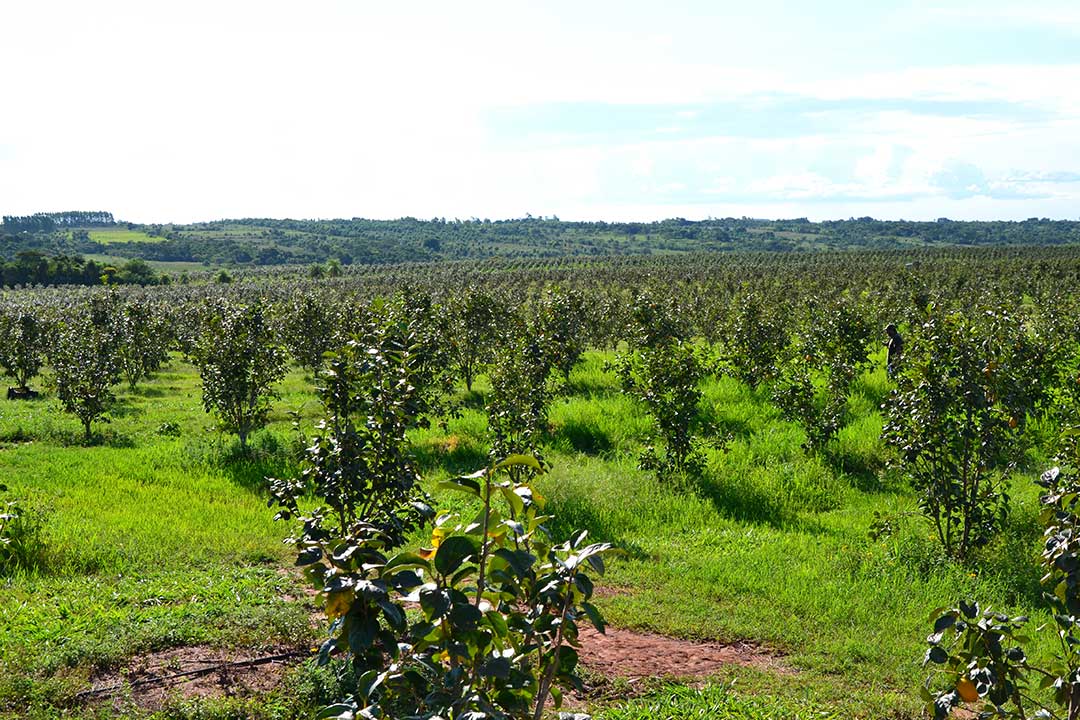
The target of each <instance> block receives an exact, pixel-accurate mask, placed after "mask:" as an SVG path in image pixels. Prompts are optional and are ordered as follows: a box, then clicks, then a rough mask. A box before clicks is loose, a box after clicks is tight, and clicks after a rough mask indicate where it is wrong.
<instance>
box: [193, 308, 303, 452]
mask: <svg viewBox="0 0 1080 720" xmlns="http://www.w3.org/2000/svg"><path fill="white" fill-rule="evenodd" d="M194 356H195V361H196V363H197V364H198V366H199V375H200V377H202V384H203V408H204V409H205V410H206V412H211V411H213V412H216V413H217V415H218V417H219V418H220V420H221V425H222V427H223V428H224V429H225V430H226V431H228V432H232V433H236V435H237V436H238V437H239V439H240V446H241V447H242V448H246V447H247V439H248V435H250V434H251V432H252V431H253V430H257V429H258V428H260V427H262V426H263V425H264V424H265V422H266V415H267V413H268V412H269V411H270V398H271V397H273V391H272V388H273V386H274V384H275V383H277V382H278V380H280V379H281V378H282V376H284V374H285V352H284V351H283V350H282V349H281V348H280V347H279V346H278V345H277V343H276V342H275V340H274V336H273V332H272V330H271V328H270V325H269V323H268V321H267V318H266V313H265V311H264V309H263V307H262V306H261V305H260V304H250V305H239V304H221V305H219V306H218V307H216V308H215V309H214V310H213V311H212V312H211V313H210V315H209V316H208V317H207V318H206V319H205V321H204V326H203V330H202V335H201V337H200V338H199V341H198V343H197V345H196V347H195V348H194Z"/></svg>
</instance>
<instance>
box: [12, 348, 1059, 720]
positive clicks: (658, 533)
mask: <svg viewBox="0 0 1080 720" xmlns="http://www.w3.org/2000/svg"><path fill="white" fill-rule="evenodd" d="M610 359H611V356H610V355H607V354H603V353H596V352H592V353H589V354H587V356H586V358H585V360H584V361H583V362H582V363H581V364H579V366H578V367H577V368H576V369H575V370H574V372H573V373H572V375H571V384H570V393H569V394H568V395H566V396H564V397H562V398H561V399H558V400H556V401H555V402H554V404H553V406H552V409H551V413H550V422H551V432H550V437H549V450H548V455H547V458H548V460H549V461H550V462H551V464H552V466H553V469H552V471H551V473H550V474H549V475H547V476H546V477H545V478H544V479H543V480H542V483H541V487H542V490H543V491H544V493H545V495H546V496H547V497H548V499H549V502H550V507H549V509H550V510H552V511H553V512H554V514H555V515H556V518H557V519H556V521H555V523H554V525H553V527H552V529H553V530H554V532H555V533H556V534H558V535H565V534H568V533H569V532H570V531H571V530H572V529H576V528H585V529H588V530H589V532H590V534H591V536H593V537H594V538H596V539H602V540H610V541H612V542H614V543H616V544H617V545H618V546H619V547H621V548H622V549H623V551H624V552H623V555H622V556H621V557H620V558H617V559H615V560H613V561H612V562H610V563H609V565H610V567H609V571H608V574H607V575H606V576H605V577H604V579H603V580H602V584H603V585H605V586H608V587H610V588H613V589H615V590H617V591H616V592H611V593H605V594H604V595H603V596H602V597H601V598H600V599H599V601H598V604H599V605H600V606H601V608H602V610H603V611H604V613H605V615H606V617H607V619H608V620H609V622H610V623H611V624H613V625H615V626H620V627H629V628H641V629H648V630H653V631H657V632H661V633H665V634H668V635H673V636H678V637H686V638H700V639H717V640H724V641H728V640H752V641H756V642H760V643H764V644H765V645H766V646H767V647H768V648H770V649H771V650H772V651H773V652H775V653H776V654H778V655H780V656H782V660H783V663H784V664H785V665H787V666H789V667H791V668H793V669H794V670H796V672H794V673H791V674H785V675H775V674H773V673H770V672H767V671H762V670H754V669H748V668H732V669H730V670H728V671H726V672H724V673H723V674H722V675H721V676H719V677H717V678H716V679H715V680H714V681H713V682H711V683H709V684H707V685H705V686H704V687H703V688H698V689H696V690H689V689H687V688H685V687H681V686H668V685H656V686H652V687H649V688H646V689H645V690H644V691H643V694H642V695H640V696H639V697H635V698H633V699H629V700H627V699H625V698H622V697H621V696H622V695H623V694H625V690H626V689H625V688H619V687H618V686H617V685H616V686H613V687H610V688H609V689H608V690H609V692H607V693H606V695H605V697H606V698H607V699H606V700H604V701H600V702H598V703H597V704H596V706H595V707H593V708H591V709H592V711H593V712H594V713H595V716H596V717H598V718H603V719H605V720H630V719H636V718H654V717H671V718H684V717H685V718H691V717H693V718H705V717H716V718H745V719H748V720H750V719H757V718H806V717H822V718H826V717H865V718H881V717H894V718H913V717H917V716H918V713H919V704H920V703H919V700H918V693H917V689H918V686H919V684H920V683H921V681H922V680H923V678H924V672H923V670H922V669H921V668H920V666H919V661H920V660H921V656H922V652H923V649H924V644H923V639H924V637H925V636H926V635H927V633H928V632H929V628H928V624H927V617H928V615H929V613H930V611H931V610H932V609H934V608H935V607H938V606H941V605H945V604H948V603H952V602H954V601H955V600H956V599H958V597H960V596H965V595H967V596H975V597H978V598H980V599H981V600H982V601H983V602H984V603H990V604H992V605H994V606H995V607H999V608H1002V609H1006V608H1008V609H1013V610H1016V611H1023V612H1026V613H1028V614H1031V615H1033V620H1034V622H1035V623H1036V624H1038V623H1039V622H1040V621H1041V620H1042V619H1043V618H1041V617H1040V615H1039V613H1038V612H1035V611H1032V609H1031V608H1032V607H1034V606H1035V605H1036V604H1037V599H1038V572H1037V569H1036V568H1035V565H1034V562H1033V559H1034V557H1035V555H1036V552H1037V550H1036V548H1037V544H1038V537H1039V531H1038V528H1037V526H1036V523H1035V514H1036V512H1035V505H1036V492H1035V489H1034V487H1033V486H1032V484H1031V482H1030V477H1029V476H1028V475H1019V476H1017V477H1016V478H1014V481H1013V492H1012V494H1013V498H1014V513H1013V516H1012V517H1013V519H1012V521H1011V522H1012V527H1011V528H1010V529H1009V532H1007V533H1006V534H1005V538H1006V539H1004V540H1002V541H1000V542H999V543H998V544H996V545H994V546H992V547H990V548H987V549H986V551H985V552H984V553H983V554H982V556H981V557H980V558H979V560H978V561H977V562H976V563H975V564H974V565H973V566H970V567H963V568H962V567H959V566H956V565H954V564H951V563H949V562H947V561H945V560H943V559H942V558H941V556H940V554H939V553H938V551H937V548H936V546H935V544H934V542H933V541H932V540H931V538H930V537H929V535H928V527H927V526H926V525H925V524H924V523H923V522H922V521H921V520H919V519H918V518H915V517H912V518H910V519H909V520H907V521H905V522H904V523H903V525H902V530H901V531H900V532H899V533H897V534H896V535H894V536H893V537H891V538H890V539H888V540H886V541H878V542H874V541H871V540H870V539H869V538H868V535H867V529H868V527H869V523H870V520H871V515H872V513H873V512H874V511H875V510H879V511H889V512H896V513H906V512H911V511H914V510H915V502H914V498H913V496H912V495H911V493H910V491H909V490H907V489H906V488H905V486H904V485H903V483H902V482H901V481H900V480H899V479H897V478H895V477H893V476H892V475H891V474H890V473H889V472H888V471H886V470H885V458H886V453H885V449H884V448H883V446H882V444H881V442H880V440H879V439H878V435H879V433H880V429H881V417H880V415H879V413H878V410H877V407H878V405H879V404H880V401H881V399H882V398H883V397H884V395H885V393H886V392H887V390H888V381H887V380H886V378H885V374H884V371H883V369H880V368H881V366H882V365H883V362H880V361H881V360H882V358H878V360H879V363H878V366H879V369H878V370H875V371H874V372H872V373H869V374H867V375H866V376H864V377H863V378H862V380H861V381H860V383H859V385H858V388H857V390H856V392H855V393H854V394H853V396H852V397H851V399H850V403H851V407H852V409H853V411H854V416H855V418H856V419H855V420H854V422H852V423H851V424H850V425H849V426H848V427H846V428H845V429H844V430H843V431H842V432H841V435H840V437H839V439H838V441H837V442H836V443H835V444H834V445H833V446H832V447H831V449H830V450H829V451H828V452H826V453H824V454H822V455H820V456H815V455H808V454H807V453H806V452H805V451H804V450H803V449H802V447H801V445H802V442H803V440H804V436H803V433H802V431H801V430H800V429H799V428H798V427H797V426H795V425H793V424H791V423H788V422H785V421H783V420H781V419H780V418H779V417H778V414H777V412H776V411H775V410H774V409H773V408H772V407H771V405H769V404H768V403H767V402H766V399H765V395H764V394H763V393H755V392H753V391H751V390H749V389H748V388H746V387H745V386H743V385H741V384H740V383H738V382H735V381H733V380H730V379H727V378H720V379H711V380H709V381H708V382H707V383H706V385H705V388H704V389H705V396H704V398H703V400H702V403H701V405H700V414H701V416H702V420H703V423H702V424H703V427H708V428H710V435H711V436H712V440H713V442H712V446H711V447H710V449H709V450H708V451H707V455H708V461H707V466H706V470H705V472H704V473H703V474H702V477H701V478H700V479H699V480H697V481H693V482H687V483H685V484H683V485H681V486H672V485H668V484H662V483H660V482H658V481H657V480H656V479H655V477H654V476H653V475H652V474H651V473H647V472H643V471H641V470H639V469H637V461H636V458H637V455H638V453H639V452H640V450H641V449H642V447H643V444H644V443H645V442H646V440H647V436H648V431H649V423H648V420H647V418H646V417H645V416H644V415H643V413H642V412H641V410H640V409H639V408H637V407H636V406H635V404H634V402H633V401H631V400H629V399H627V398H626V397H624V396H623V395H622V394H621V393H620V391H619V390H618V387H617V382H616V379H615V377H614V375H613V374H612V373H611V372H609V371H607V370H606V369H605V362H606V361H607V360H610ZM485 388H486V383H485V381H484V378H481V379H480V381H479V382H477V384H476V385H475V388H474V390H475V392H476V395H475V396H472V397H466V398H465V399H466V400H468V402H467V403H466V409H465V411H464V412H463V413H462V414H461V416H460V417H458V418H455V419H453V420H451V421H450V423H449V425H448V426H447V428H446V429H445V430H441V429H432V430H426V431H421V432H417V433H415V434H414V436H413V442H414V448H415V452H416V455H417V458H418V460H419V462H420V464H421V467H422V469H423V472H424V476H425V480H426V481H427V482H429V483H430V484H431V486H432V487H433V486H434V483H435V482H436V481H437V480H438V479H439V478H440V477H445V476H446V475H448V474H451V473H456V472H461V471H471V470H473V469H475V468H476V467H478V466H480V465H481V464H483V463H484V461H485V459H486V452H487V445H486V442H485V420H484V416H483V413H482V410H479V409H477V408H478V407H479V406H480V399H481V398H482V394H483V392H484V390H485ZM279 390H280V394H281V397H280V399H279V400H277V401H276V403H275V411H274V414H273V417H272V420H273V422H272V424H271V426H270V427H269V428H268V429H267V430H264V431H262V432H260V433H259V434H258V435H257V436H256V437H255V438H254V440H253V445H254V449H253V451H252V453H251V454H250V455H247V456H245V455H243V454H241V453H240V452H239V451H238V449H237V447H236V445H235V441H234V440H233V439H232V438H230V437H227V436H223V435H221V434H219V433H218V432H217V431H216V429H215V428H214V427H213V422H212V419H211V418H210V417H209V416H208V415H206V414H205V413H204V412H203V410H202V408H201V404H200V390H199V381H198V375H197V372H196V370H195V369H194V368H192V367H191V366H189V365H187V364H186V363H184V362H182V361H181V360H179V359H176V360H174V362H173V363H172V365H171V366H170V367H169V368H168V369H167V370H166V371H164V372H162V373H160V374H159V375H158V376H157V377H156V378H154V379H153V380H152V381H151V382H149V383H147V384H145V386H141V387H140V388H139V389H137V390H136V391H134V392H128V391H127V390H126V389H123V390H121V391H120V392H119V402H118V404H117V406H116V409H115V411H114V413H113V422H112V423H110V424H108V425H99V426H97V430H98V438H97V442H96V443H95V444H94V445H93V446H90V447H85V446H82V445H81V444H80V438H81V428H80V426H79V424H78V422H77V421H76V420H75V419H73V418H71V417H68V416H64V415H63V414H62V413H61V412H60V410H59V406H58V404H57V403H56V401H55V400H54V399H52V398H51V397H50V396H49V394H48V393H46V397H45V398H43V399H41V400H38V401H33V402H12V401H7V400H0V483H2V484H6V485H8V486H9V488H10V489H11V491H12V494H13V495H14V496H15V497H18V498H20V499H22V500H23V505H24V507H26V508H28V509H30V510H31V511H32V512H33V514H34V515H35V517H36V518H37V519H38V520H39V521H40V523H41V524H42V534H43V538H44V541H45V543H46V548H47V550H46V554H45V557H44V559H43V561H42V563H41V565H40V567H37V568H35V569H33V570H30V571H25V572H20V573H17V574H15V575H12V576H9V577H0V717H3V718H23V717H31V718H53V717H111V716H113V715H116V714H123V711H122V710H118V709H117V708H116V707H114V706H111V705H108V704H104V705H97V706H94V705H88V704H87V703H85V702H84V701H83V700H81V699H80V698H79V697H78V695H77V694H78V693H79V692H80V691H81V690H84V689H85V688H86V687H87V683H88V681H89V679H90V678H91V677H92V676H93V675H94V674H95V673H98V672H102V671H105V670H109V669H113V668H116V667H118V666H120V665H122V664H123V663H124V662H126V660H127V659H129V658H131V657H137V656H139V655H140V654H144V653H148V652H151V651H155V650H160V649H164V648H169V647H177V646H184V645H196V644H198V645H211V646H221V647H245V648H270V647H276V648H277V647H283V646H285V647H295V648H305V647H308V646H309V645H310V644H311V643H312V642H313V641H314V640H315V638H316V635H317V634H318V630H315V629H313V628H312V626H311V624H310V622H309V618H310V615H311V612H312V609H313V608H312V607H311V606H310V604H309V603H307V602H305V601H304V600H303V599H298V598H303V594H302V593H300V592H299V591H298V588H297V587H296V583H295V580H294V577H293V575H291V574H290V573H288V572H287V571H286V570H285V568H287V567H288V566H289V564H290V556H289V551H288V548H286V547H284V546H283V545H282V542H281V541H282V539H283V538H284V537H285V536H286V535H287V534H288V531H289V528H288V527H287V526H285V525H283V524H281V523H275V522H273V521H272V519H271V518H272V516H273V512H272V511H271V510H269V509H268V508H267V506H266V499H265V483H264V478H265V477H266V476H281V475H286V474H290V473H295V472H296V470H297V468H296V467H295V462H294V460H293V458H294V457H295V453H296V449H297V447H298V436H297V434H296V432H295V430H294V429H293V427H292V424H291V420H290V416H289V414H288V413H289V411H295V412H298V413H299V414H300V416H301V418H302V421H301V422H302V426H303V427H308V428H310V427H311V425H312V424H313V423H314V421H315V418H316V416H317V414H318V410H319V406H318V403H317V401H316V400H315V398H314V396H313V394H312V392H311V380H310V378H305V377H304V376H303V375H302V373H300V372H299V371H294V372H292V373H291V374H290V375H289V376H288V377H287V379H286V380H285V382H284V383H282V385H281V387H280V388H279ZM461 392H462V394H463V397H464V391H463V390H462V391H461ZM1038 469H1039V468H1038V463H1034V464H1033V466H1032V468H1030V470H1031V472H1033V473H1034V472H1036V471H1037V470H1038ZM437 500H438V501H439V503H440V505H441V506H443V507H446V506H447V505H451V506H452V505H453V504H454V503H459V502H461V501H460V500H459V499H457V497H456V496H455V497H453V498H451V497H437ZM418 539H419V538H418ZM333 685H334V681H333V679H332V678H331V677H329V676H328V675H327V674H326V673H325V672H323V671H318V670H315V669H314V668H312V667H311V666H310V665H308V664H302V665H300V666H299V667H298V668H296V669H295V670H294V671H292V672H290V673H289V674H287V676H286V678H285V680H284V684H283V686H282V687H281V688H280V689H278V690H276V691H273V692H272V693H271V694H270V695H268V696H266V697H262V698H259V699H256V700H250V699H249V700H238V699H225V700H214V701H178V702H177V703H175V704H174V705H172V706H170V707H168V708H166V709H165V710H163V711H162V712H161V713H160V714H159V715H158V717H167V718H232V717H261V718H292V717H308V716H310V712H311V709H312V708H314V707H317V706H319V704H320V703H324V702H326V701H328V700H330V699H332V695H333Z"/></svg>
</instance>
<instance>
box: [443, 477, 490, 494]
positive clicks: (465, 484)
mask: <svg viewBox="0 0 1080 720" xmlns="http://www.w3.org/2000/svg"><path fill="white" fill-rule="evenodd" d="M437 487H438V488H439V489H440V490H457V491H458V492H463V493H468V494H469V495H473V496H475V497H480V483H478V482H476V480H474V479H473V478H472V477H457V478H447V479H446V480H443V481H441V482H440V483H439V484H438V485H437Z"/></svg>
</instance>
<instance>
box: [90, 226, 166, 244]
mask: <svg viewBox="0 0 1080 720" xmlns="http://www.w3.org/2000/svg"><path fill="white" fill-rule="evenodd" d="M89 233H90V239H91V240H93V241H94V242H99V243H101V244H103V245H112V244H114V243H133V242H139V243H141V242H149V243H154V242H161V238H160V237H154V236H152V235H147V234H146V233H145V232H144V231H142V230H128V229H127V228H118V227H117V228H107V229H104V230H102V229H93V230H90V231H89Z"/></svg>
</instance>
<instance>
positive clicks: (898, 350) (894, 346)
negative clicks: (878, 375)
mask: <svg viewBox="0 0 1080 720" xmlns="http://www.w3.org/2000/svg"><path fill="white" fill-rule="evenodd" d="M885 334H886V335H888V336H889V339H888V340H886V341H885V345H886V347H888V349H889V355H888V357H887V358H886V361H885V370H886V372H888V374H889V377H893V376H894V375H896V369H897V368H898V367H899V365H900V356H901V355H903V353H904V339H903V338H901V337H900V332H899V331H898V330H897V329H896V325H893V324H892V323H889V324H888V325H886V326H885Z"/></svg>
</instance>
